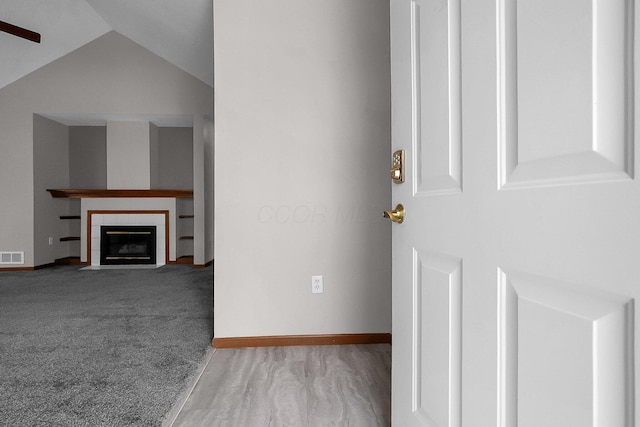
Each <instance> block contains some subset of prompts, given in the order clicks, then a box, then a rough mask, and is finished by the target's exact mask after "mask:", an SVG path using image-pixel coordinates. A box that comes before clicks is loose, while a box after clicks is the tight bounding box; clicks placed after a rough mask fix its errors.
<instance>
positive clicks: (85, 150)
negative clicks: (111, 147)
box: [69, 126, 107, 188]
mask: <svg viewBox="0 0 640 427" xmlns="http://www.w3.org/2000/svg"><path fill="white" fill-rule="evenodd" d="M69 185H70V186H71V188H107V128H106V126H70V127H69Z"/></svg>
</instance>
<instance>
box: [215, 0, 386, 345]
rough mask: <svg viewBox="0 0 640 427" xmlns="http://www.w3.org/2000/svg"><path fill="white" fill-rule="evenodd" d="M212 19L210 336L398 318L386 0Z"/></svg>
mask: <svg viewBox="0 0 640 427" xmlns="http://www.w3.org/2000/svg"><path fill="white" fill-rule="evenodd" d="M214 20H215V22H214V34H215V35H214V54H215V58H214V66H215V83H214V86H215V88H216V96H215V112H216V120H215V147H216V152H215V185H216V193H215V215H216V221H215V228H216V230H215V235H216V241H215V254H216V264H215V265H216V266H215V311H214V312H215V322H214V325H215V336H216V337H218V338H222V337H238V336H264V335H292V334H342V333H384V332H390V331H391V274H390V273H391V249H390V246H391V244H390V238H391V228H390V224H389V223H387V222H384V221H383V219H382V211H383V210H384V209H388V207H389V205H390V200H391V187H390V186H391V184H390V180H389V175H388V171H389V164H390V82H389V27H388V21H389V4H388V1H387V0H323V1H316V0H218V1H215V2H214ZM317 274H321V275H323V276H324V284H325V292H324V293H323V294H319V295H318V294H315V295H314V294H312V293H311V284H310V282H311V276H312V275H317Z"/></svg>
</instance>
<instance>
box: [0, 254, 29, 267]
mask: <svg viewBox="0 0 640 427" xmlns="http://www.w3.org/2000/svg"><path fill="white" fill-rule="evenodd" d="M2 264H24V252H0V265H2Z"/></svg>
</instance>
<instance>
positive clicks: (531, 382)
mask: <svg viewBox="0 0 640 427" xmlns="http://www.w3.org/2000/svg"><path fill="white" fill-rule="evenodd" d="M499 277H500V288H501V289H500V291H499V298H500V303H499V305H498V307H499V311H500V312H499V314H498V317H499V319H500V320H499V322H500V323H499V325H500V328H499V329H500V330H499V334H500V340H499V342H498V345H499V347H500V350H499V354H502V355H504V357H503V358H502V359H500V360H499V366H498V372H499V374H500V375H501V377H502V378H503V380H504V381H502V382H500V383H499V384H500V386H499V395H500V396H501V398H500V399H499V401H498V405H499V407H500V413H501V415H502V419H503V420H504V421H503V423H502V424H500V425H506V426H512V425H513V426H516V425H517V426H520V427H522V426H539V425H544V426H549V427H556V426H557V427H562V426H567V425H577V426H582V425H584V426H592V425H596V426H625V425H628V424H625V419H627V417H628V416H629V415H630V414H628V413H627V410H630V409H631V408H633V393H632V390H633V382H632V379H633V335H632V331H633V301H632V300H631V299H629V298H625V297H620V296H619V295H616V294H611V293H608V292H606V291H601V290H598V289H595V288H590V287H585V286H576V285H573V284H567V283H563V282H559V281H556V280H552V279H549V278H545V277H539V276H533V275H530V274H524V273H520V272H511V273H509V274H507V273H505V272H503V271H499ZM515 396H517V400H516V399H514V397H515ZM541 408H554V410H553V411H545V410H541ZM517 420H519V423H518V422H516V421H517Z"/></svg>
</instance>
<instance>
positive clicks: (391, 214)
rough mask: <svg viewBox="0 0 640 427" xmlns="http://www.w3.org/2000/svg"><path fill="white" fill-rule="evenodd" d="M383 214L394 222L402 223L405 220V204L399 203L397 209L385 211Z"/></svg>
mask: <svg viewBox="0 0 640 427" xmlns="http://www.w3.org/2000/svg"><path fill="white" fill-rule="evenodd" d="M382 216H383V217H385V218H389V219H390V220H391V221H393V222H397V223H398V224H402V221H404V206H402V205H401V204H398V206H396V208H395V209H392V210H388V211H384V213H383V214H382Z"/></svg>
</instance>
